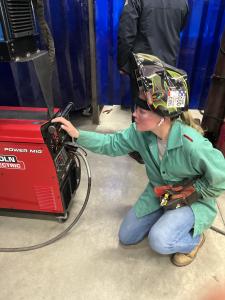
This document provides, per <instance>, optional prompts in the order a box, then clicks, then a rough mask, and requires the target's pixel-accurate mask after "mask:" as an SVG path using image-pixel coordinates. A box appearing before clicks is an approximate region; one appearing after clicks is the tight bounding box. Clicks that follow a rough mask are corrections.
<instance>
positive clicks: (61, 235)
mask: <svg viewBox="0 0 225 300" xmlns="http://www.w3.org/2000/svg"><path fill="white" fill-rule="evenodd" d="M71 152H73V151H71ZM73 154H74V155H75V156H76V155H79V156H81V158H82V159H83V161H84V164H85V166H86V171H87V176H88V187H87V193H86V197H85V200H84V203H83V206H82V207H81V210H80V211H79V213H78V214H77V216H76V218H75V219H74V221H73V222H72V223H71V224H70V225H69V226H68V227H67V228H66V229H65V230H64V231H63V232H61V233H60V234H58V235H57V236H55V237H53V238H52V239H50V240H48V241H46V242H43V243H40V244H37V245H33V246H28V247H18V248H0V252H22V251H30V250H35V249H39V248H42V247H45V246H48V245H50V244H53V243H54V242H56V241H58V240H59V239H61V238H63V237H64V236H65V235H66V234H67V233H68V232H69V231H70V230H71V229H72V227H74V225H75V224H76V223H77V222H78V220H79V219H80V217H81V215H82V214H83V212H84V210H85V208H86V206H87V203H88V199H89V195H90V191H91V171H90V168H89V165H88V162H87V160H86V158H85V156H84V155H83V154H82V153H80V152H79V151H76V152H75V151H74V152H73ZM77 158H78V157H77ZM78 159H79V158H78Z"/></svg>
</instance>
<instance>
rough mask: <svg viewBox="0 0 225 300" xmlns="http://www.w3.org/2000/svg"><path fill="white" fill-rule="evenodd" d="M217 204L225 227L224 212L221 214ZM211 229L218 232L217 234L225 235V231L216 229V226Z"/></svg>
mask: <svg viewBox="0 0 225 300" xmlns="http://www.w3.org/2000/svg"><path fill="white" fill-rule="evenodd" d="M216 204H217V207H218V211H219V213H220V216H221V219H222V222H223V225H224V226H225V220H224V218H223V214H222V212H221V208H220V206H219V204H218V202H217V203H216ZM210 229H212V230H214V231H216V232H217V233H220V234H222V235H225V231H224V230H221V229H219V228H217V227H215V226H211V227H210Z"/></svg>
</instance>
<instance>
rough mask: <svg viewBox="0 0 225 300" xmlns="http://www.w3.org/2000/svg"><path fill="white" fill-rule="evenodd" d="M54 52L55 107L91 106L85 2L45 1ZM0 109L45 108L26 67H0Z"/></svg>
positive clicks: (38, 90)
mask: <svg viewBox="0 0 225 300" xmlns="http://www.w3.org/2000/svg"><path fill="white" fill-rule="evenodd" d="M44 3H45V12H46V19H47V22H48V24H49V27H50V29H51V32H52V35H53V38H54V41H55V48H56V64H55V70H54V78H53V92H54V100H55V104H56V105H57V106H58V105H59V106H63V105H65V104H66V103H68V102H69V101H73V102H74V103H75V107H76V109H80V108H84V107H87V106H88V105H90V103H91V94H90V91H91V89H90V51H89V33H88V1H87V0H86V1H83V0H54V1H53V0H52V1H51V0H44ZM0 105H9V106H32V107H33V106H34V107H35V106H42V107H45V106H46V105H45V103H44V98H43V95H42V93H41V90H40V87H39V83H38V81H37V78H36V77H35V76H34V73H33V68H30V66H29V64H23V65H21V64H15V63H0Z"/></svg>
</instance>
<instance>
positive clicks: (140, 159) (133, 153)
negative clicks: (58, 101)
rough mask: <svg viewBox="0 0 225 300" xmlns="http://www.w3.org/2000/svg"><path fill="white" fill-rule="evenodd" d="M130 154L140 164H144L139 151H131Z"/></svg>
mask: <svg viewBox="0 0 225 300" xmlns="http://www.w3.org/2000/svg"><path fill="white" fill-rule="evenodd" d="M129 156H130V157H132V158H133V159H134V160H136V161H137V162H138V163H139V164H142V165H143V164H144V161H143V159H142V157H141V155H140V153H139V152H136V151H134V152H131V153H129Z"/></svg>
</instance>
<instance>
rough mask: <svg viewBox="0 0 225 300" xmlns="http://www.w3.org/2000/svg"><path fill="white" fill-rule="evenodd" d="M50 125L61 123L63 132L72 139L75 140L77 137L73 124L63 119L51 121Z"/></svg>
mask: <svg viewBox="0 0 225 300" xmlns="http://www.w3.org/2000/svg"><path fill="white" fill-rule="evenodd" d="M51 122H52V123H61V124H62V125H61V128H62V129H63V130H65V131H66V132H67V133H68V134H69V135H70V136H71V137H72V138H75V139H77V138H78V137H79V131H78V130H77V129H76V128H75V127H74V126H73V124H72V123H71V122H70V121H68V120H66V119H65V118H63V117H57V118H54V119H52V121H51Z"/></svg>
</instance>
